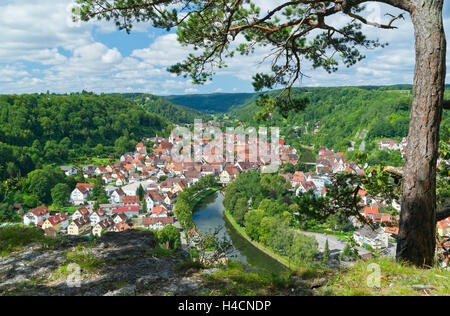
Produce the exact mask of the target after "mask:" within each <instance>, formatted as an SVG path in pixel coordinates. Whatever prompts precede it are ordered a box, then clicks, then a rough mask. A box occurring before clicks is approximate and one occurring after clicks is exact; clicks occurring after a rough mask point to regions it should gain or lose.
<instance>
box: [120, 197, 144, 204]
mask: <svg viewBox="0 0 450 316" xmlns="http://www.w3.org/2000/svg"><path fill="white" fill-rule="evenodd" d="M122 202H123V203H124V204H139V202H140V201H139V196H124V197H123V199H122Z"/></svg>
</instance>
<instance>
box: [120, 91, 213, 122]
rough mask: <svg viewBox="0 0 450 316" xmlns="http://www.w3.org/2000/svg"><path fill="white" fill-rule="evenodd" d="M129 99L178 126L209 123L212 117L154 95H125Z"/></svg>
mask: <svg viewBox="0 0 450 316" xmlns="http://www.w3.org/2000/svg"><path fill="white" fill-rule="evenodd" d="M124 97H125V98H127V99H133V100H134V101H136V102H137V103H138V104H141V105H142V106H143V107H144V109H145V110H147V111H149V112H151V113H155V114H158V115H160V116H161V117H164V118H165V119H167V120H169V121H170V122H173V123H176V124H191V123H193V122H194V120H195V119H202V120H203V121H209V120H210V119H211V117H210V116H209V115H208V114H205V113H204V112H201V111H198V110H195V109H193V108H189V107H186V106H182V105H178V104H174V103H172V102H171V101H169V100H167V99H165V98H163V97H159V96H155V95H152V94H136V93H135V94H124Z"/></svg>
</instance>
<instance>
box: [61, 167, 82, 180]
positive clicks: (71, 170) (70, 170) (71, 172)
mask: <svg viewBox="0 0 450 316" xmlns="http://www.w3.org/2000/svg"><path fill="white" fill-rule="evenodd" d="M61 170H62V171H64V174H65V175H66V176H68V177H69V176H74V175H77V174H78V169H77V168H75V167H72V166H61Z"/></svg>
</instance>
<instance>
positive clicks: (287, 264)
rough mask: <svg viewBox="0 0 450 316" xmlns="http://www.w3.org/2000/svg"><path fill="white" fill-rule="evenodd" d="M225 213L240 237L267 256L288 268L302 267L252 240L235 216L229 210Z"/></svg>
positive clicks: (226, 218) (297, 268) (225, 216)
mask: <svg viewBox="0 0 450 316" xmlns="http://www.w3.org/2000/svg"><path fill="white" fill-rule="evenodd" d="M223 215H224V218H225V220H226V221H227V222H228V223H229V224H230V225H231V226H232V227H233V229H234V230H235V231H236V232H237V233H238V234H239V235H240V237H242V238H244V239H245V240H247V241H248V242H249V243H250V244H251V245H252V246H254V247H255V248H257V249H258V250H260V251H261V252H263V253H264V254H266V255H267V256H269V257H271V258H272V259H274V260H276V261H277V262H279V263H280V264H282V265H283V266H284V267H286V268H287V269H288V270H299V269H301V268H302V267H300V266H297V265H296V264H294V263H292V262H290V261H289V260H288V259H287V258H283V257H282V256H280V255H278V254H276V253H274V252H273V251H272V250H270V249H268V248H266V247H264V246H263V245H261V244H260V243H258V242H256V241H254V240H252V239H251V238H250V236H248V235H247V233H246V232H245V231H244V229H243V228H242V227H241V226H240V225H239V224H238V223H237V222H236V221H235V219H234V218H233V216H231V214H230V213H229V212H228V211H227V210H224V211H223Z"/></svg>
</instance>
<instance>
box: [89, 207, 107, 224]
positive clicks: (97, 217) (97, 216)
mask: <svg viewBox="0 0 450 316" xmlns="http://www.w3.org/2000/svg"><path fill="white" fill-rule="evenodd" d="M106 218H107V216H106V213H105V212H104V211H103V210H97V211H94V212H92V214H91V215H90V216H89V219H90V221H91V226H95V225H97V224H98V223H100V222H101V221H103V220H104V219H106Z"/></svg>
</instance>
